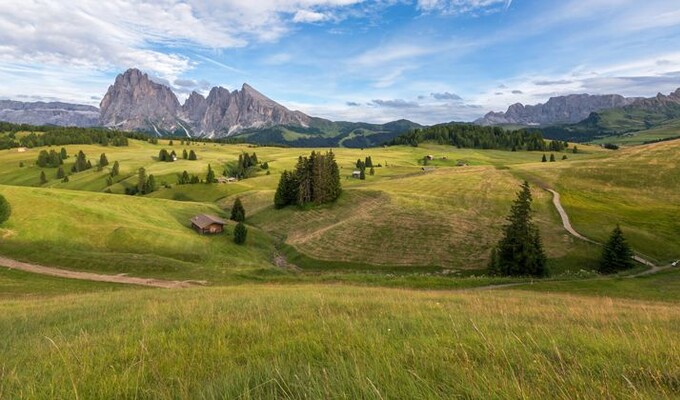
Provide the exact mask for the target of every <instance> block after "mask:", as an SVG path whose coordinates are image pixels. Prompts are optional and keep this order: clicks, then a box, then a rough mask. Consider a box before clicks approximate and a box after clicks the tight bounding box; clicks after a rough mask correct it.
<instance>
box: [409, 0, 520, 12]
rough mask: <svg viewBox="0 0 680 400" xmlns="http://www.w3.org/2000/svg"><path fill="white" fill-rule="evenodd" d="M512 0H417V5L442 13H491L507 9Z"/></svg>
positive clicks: (425, 9)
mask: <svg viewBox="0 0 680 400" xmlns="http://www.w3.org/2000/svg"><path fill="white" fill-rule="evenodd" d="M511 4H512V0H418V1H417V5H418V8H419V9H420V10H421V11H424V12H438V13H442V14H467V13H477V12H482V13H491V12H497V11H501V10H507V9H508V7H510V5H511Z"/></svg>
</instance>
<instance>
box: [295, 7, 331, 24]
mask: <svg viewBox="0 0 680 400" xmlns="http://www.w3.org/2000/svg"><path fill="white" fill-rule="evenodd" d="M328 18H329V16H328V15H326V14H324V13H320V12H316V11H310V10H298V11H297V12H296V13H295V15H294V16H293V22H306V23H313V22H321V21H325V20H327V19H328Z"/></svg>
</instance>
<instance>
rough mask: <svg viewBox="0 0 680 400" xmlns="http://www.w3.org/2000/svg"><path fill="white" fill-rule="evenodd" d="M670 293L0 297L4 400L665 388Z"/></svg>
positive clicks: (666, 391)
mask: <svg viewBox="0 0 680 400" xmlns="http://www.w3.org/2000/svg"><path fill="white" fill-rule="evenodd" d="M679 327H680V313H679V312H678V306H677V305H675V304H663V303H654V302H645V301H632V300H617V301H613V300H610V299H599V298H589V297H578V296H573V295H559V294H550V295H546V294H538V293H529V292H520V291H511V292H478V293H475V292H468V293H442V292H421V291H409V290H388V289H368V288H355V287H328V286H291V287H273V286H241V287H235V288H228V289H227V288H223V289H192V290H187V291H146V290H145V291H131V292H125V293H115V294H92V295H89V294H88V295H78V296H69V297H61V298H59V299H54V300H50V299H45V300H42V299H41V300H40V301H37V300H22V301H2V302H0V329H2V332H3V339H4V340H3V341H2V342H0V365H1V367H0V371H1V372H0V373H1V374H2V379H1V380H0V381H1V382H2V385H0V397H3V398H21V397H30V398H35V399H41V398H44V399H48V398H49V399H51V398H74V397H78V398H140V399H144V398H149V399H152V398H153V399H165V398H173V399H178V398H180V399H181V398H186V399H189V398H204V399H213V398H214V399H223V398H272V399H274V398H276V399H280V398H367V399H387V398H409V399H426V398H457V397H462V398H562V399H573V398H583V399H601V398H650V399H652V398H654V399H664V398H673V397H675V396H676V395H677V389H678V385H679V384H680V382H679V381H678V380H679V378H678V376H679V375H680V369H679V368H680V367H679V366H680V348H679V347H678V346H677V336H678V334H679V333H680V331H679V330H680V328H679Z"/></svg>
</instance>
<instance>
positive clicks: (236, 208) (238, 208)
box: [229, 197, 246, 222]
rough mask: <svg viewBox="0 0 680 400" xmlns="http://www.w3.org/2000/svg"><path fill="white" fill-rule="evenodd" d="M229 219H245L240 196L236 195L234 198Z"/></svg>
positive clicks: (244, 210)
mask: <svg viewBox="0 0 680 400" xmlns="http://www.w3.org/2000/svg"><path fill="white" fill-rule="evenodd" d="M229 219H231V220H232V221H236V222H243V221H245V220H246V209H245V208H243V203H241V198H240V197H237V198H236V200H234V205H233V206H232V207H231V216H230V217H229Z"/></svg>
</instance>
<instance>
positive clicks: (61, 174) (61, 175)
mask: <svg viewBox="0 0 680 400" xmlns="http://www.w3.org/2000/svg"><path fill="white" fill-rule="evenodd" d="M65 176H66V173H64V167H61V166H60V167H59V169H58V170H57V179H64V177H65Z"/></svg>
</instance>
